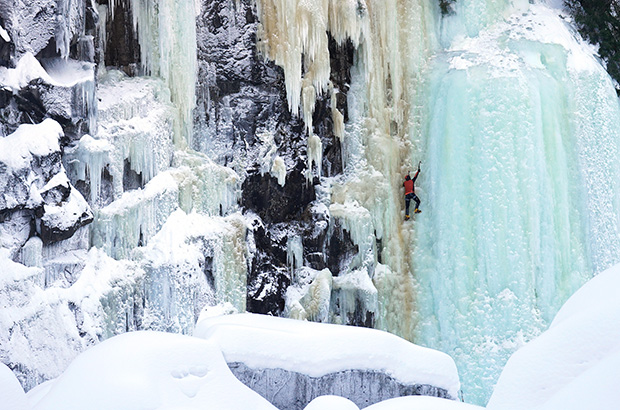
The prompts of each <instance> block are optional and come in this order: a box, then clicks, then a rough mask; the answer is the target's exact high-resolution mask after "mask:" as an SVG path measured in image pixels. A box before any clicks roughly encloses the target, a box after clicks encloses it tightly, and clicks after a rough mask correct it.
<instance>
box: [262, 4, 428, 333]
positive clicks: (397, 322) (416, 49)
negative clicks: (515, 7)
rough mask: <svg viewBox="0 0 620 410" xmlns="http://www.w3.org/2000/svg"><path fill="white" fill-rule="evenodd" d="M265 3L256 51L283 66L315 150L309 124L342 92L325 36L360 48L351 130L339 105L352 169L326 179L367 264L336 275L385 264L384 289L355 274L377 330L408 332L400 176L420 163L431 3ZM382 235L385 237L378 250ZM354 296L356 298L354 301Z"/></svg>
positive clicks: (409, 288)
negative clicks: (318, 108) (317, 108)
mask: <svg viewBox="0 0 620 410" xmlns="http://www.w3.org/2000/svg"><path fill="white" fill-rule="evenodd" d="M258 5H259V17H260V19H261V28H260V29H259V49H260V50H262V52H263V53H264V54H265V55H266V56H267V57H269V58H271V59H273V60H274V61H275V62H276V64H278V65H280V66H281V67H283V69H284V74H285V84H286V90H287V97H288V103H289V108H290V110H291V111H292V112H293V113H298V112H299V111H301V113H302V116H303V118H304V121H305V122H306V125H307V129H308V136H309V138H308V146H309V147H313V145H316V144H315V142H316V137H315V136H314V135H312V122H311V121H312V114H313V112H314V104H315V100H316V98H317V97H318V96H320V95H328V96H331V98H332V101H335V96H336V95H337V94H338V93H340V92H343V91H344V90H337V89H335V88H333V84H332V83H331V82H330V58H329V50H328V38H329V37H328V36H331V37H332V38H333V39H334V40H335V41H336V42H337V43H339V44H342V43H344V42H345V41H350V42H351V43H352V44H353V45H354V47H355V48H356V53H355V61H356V63H355V66H354V68H353V70H352V73H351V76H352V84H351V86H350V89H349V90H348V93H347V99H348V115H349V121H348V123H347V124H346V126H343V117H342V113H341V112H340V111H339V110H338V109H336V107H335V104H334V106H332V116H333V123H334V133H335V135H336V136H338V137H341V138H342V145H343V157H342V161H343V165H344V167H345V172H344V173H345V175H344V176H343V177H342V178H338V179H336V180H334V181H333V183H327V184H326V185H328V186H329V188H328V192H330V194H329V195H328V196H329V198H328V199H327V201H326V202H327V205H328V206H329V205H330V204H331V206H330V213H331V217H332V218H334V220H337V221H338V223H339V224H340V225H342V226H343V227H344V229H345V230H346V231H347V232H349V233H350V235H351V238H352V240H353V243H354V245H356V246H358V247H359V248H360V249H361V252H360V255H359V256H358V259H361V260H360V261H357V262H356V263H355V266H353V267H351V269H350V270H349V269H345V270H344V271H342V272H332V274H334V275H339V274H341V275H348V274H352V275H353V276H355V275H356V274H355V273H352V272H353V271H354V270H355V267H356V266H357V267H364V274H365V275H367V277H368V278H373V277H374V272H375V268H376V266H377V265H378V262H382V263H383V266H382V268H381V269H380V270H381V272H382V275H381V277H380V278H377V280H376V281H374V283H370V286H371V287H372V288H375V287H376V288H377V289H373V291H371V292H370V293H367V292H368V291H369V289H368V287H367V286H365V285H363V281H362V282H360V281H358V280H353V282H357V285H355V286H354V288H355V289H356V291H361V292H362V294H364V295H366V296H369V295H371V294H373V293H374V294H375V295H374V298H376V299H375V302H370V305H374V306H372V311H373V312H374V311H375V310H381V311H382V312H384V314H383V315H381V316H380V317H378V319H377V325H378V326H379V327H380V328H383V329H390V330H391V331H393V332H395V333H397V334H400V335H411V334H412V329H413V323H414V320H413V315H412V314H411V312H412V311H414V301H413V281H412V276H411V271H410V268H409V262H410V261H409V258H408V251H407V250H406V247H407V243H408V240H407V238H408V237H409V235H410V230H409V227H405V228H404V229H403V226H402V224H401V222H400V221H401V218H402V215H401V209H400V197H401V193H400V184H401V180H400V177H401V175H402V174H404V173H406V172H407V169H408V168H409V166H410V165H409V164H411V163H413V162H414V160H413V158H412V155H414V153H413V152H414V151H413V150H414V148H415V141H417V140H418V139H419V138H420V135H421V129H422V124H421V122H420V118H421V111H422V102H421V95H420V93H419V90H420V89H421V84H422V71H423V69H424V67H425V64H426V59H427V57H428V55H429V53H430V52H431V50H432V49H433V48H434V47H435V44H436V42H437V34H436V31H435V30H436V29H435V25H434V23H435V22H434V19H435V18H436V14H435V8H434V5H433V4H430V3H429V2H426V1H388V2H374V1H297V0H293V1H263V0H261V1H259V3H258ZM291 21H295V22H296V24H295V25H293V24H290V23H289V22H291ZM298 28H299V29H298ZM412 142H414V144H412ZM315 151H316V149H314V148H313V149H309V150H308V170H309V172H311V171H312V169H311V167H312V166H313V163H314V162H315V161H316V160H317V157H316V156H315V157H313V156H312V154H313V153H314V152H315ZM318 176H320V174H319V175H318ZM349 211H350V212H349ZM360 217H361V218H362V219H363V220H360ZM375 240H378V241H381V245H380V247H381V249H379V251H378V252H375V244H374V242H375ZM379 254H380V255H381V256H380V257H379ZM379 259H380V260H379ZM339 280H341V281H342V280H344V279H343V278H341V279H339ZM349 283H351V282H349ZM343 285H344V282H343ZM345 287H346V286H345ZM345 293H347V292H345ZM354 294H355V292H353V294H350V295H349V297H350V298H352V300H355V296H353V295H354ZM395 295H398V296H397V297H395ZM366 296H365V297H366ZM370 299H372V297H371V298H370ZM369 308H370V306H369ZM345 310H346V309H345Z"/></svg>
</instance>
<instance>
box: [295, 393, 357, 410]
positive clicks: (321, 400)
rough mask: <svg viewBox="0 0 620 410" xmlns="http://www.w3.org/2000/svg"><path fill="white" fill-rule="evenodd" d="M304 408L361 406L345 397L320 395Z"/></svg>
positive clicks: (334, 409) (353, 408)
mask: <svg viewBox="0 0 620 410" xmlns="http://www.w3.org/2000/svg"><path fill="white" fill-rule="evenodd" d="M304 410H359V407H357V406H356V405H355V403H353V402H352V401H351V400H349V399H345V398H344V397H340V396H319V397H317V398H316V399H314V400H312V401H311V402H310V403H308V405H307V406H306V407H304Z"/></svg>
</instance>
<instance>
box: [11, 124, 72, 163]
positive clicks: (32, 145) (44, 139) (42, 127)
mask: <svg viewBox="0 0 620 410" xmlns="http://www.w3.org/2000/svg"><path fill="white" fill-rule="evenodd" d="M63 135H64V132H63V130H62V127H61V126H60V124H58V123H57V122H56V121H54V120H52V119H50V118H48V119H46V120H43V122H41V123H40V124H36V125H34V124H22V125H20V126H19V128H17V130H15V132H14V133H12V134H10V135H8V136H7V137H5V138H2V139H0V162H2V163H4V164H6V165H7V166H8V167H9V168H10V169H11V170H19V169H23V168H27V167H30V162H31V161H32V156H33V155H36V156H38V157H44V156H47V155H50V154H52V153H53V152H59V151H60V146H59V145H58V139H59V138H60V137H62V136H63ZM7 172H8V171H7Z"/></svg>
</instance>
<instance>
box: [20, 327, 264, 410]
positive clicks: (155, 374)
mask: <svg viewBox="0 0 620 410" xmlns="http://www.w3.org/2000/svg"><path fill="white" fill-rule="evenodd" d="M29 396H30V397H31V398H32V400H31V403H32V405H33V406H32V408H33V409H36V410H44V409H63V410H72V409H75V410H84V409H95V408H98V409H115V410H124V409H126V410H135V409H147V408H148V409H153V410H155V409H162V410H163V409H172V408H175V409H181V408H183V409H205V408H213V409H218V410H226V409H239V410H241V409H247V408H252V409H256V410H260V409H264V410H267V409H269V410H274V409H275V407H274V406H272V405H271V404H270V403H269V402H267V400H265V399H264V398H262V397H261V396H259V395H258V394H257V393H255V392H253V391H252V390H250V389H249V388H248V387H246V386H245V385H243V384H242V383H241V382H240V381H238V380H237V379H236V378H235V377H234V376H233V374H232V373H231V372H230V370H229V369H228V366H227V365H226V362H225V361H224V358H223V356H222V353H221V351H220V349H219V347H218V346H217V344H216V343H214V342H212V341H207V340H202V339H198V338H194V337H189V336H182V335H177V334H170V333H159V332H133V333H126V334H123V335H120V336H116V337H114V338H111V339H108V340H106V341H105V342H103V343H101V344H99V345H97V346H95V347H93V348H92V349H90V350H88V351H86V352H84V353H83V354H82V355H80V356H78V357H77V358H76V359H75V360H74V361H73V363H71V365H70V366H69V367H68V368H67V370H66V371H65V373H63V374H62V376H60V377H59V378H57V379H56V380H53V381H51V382H49V383H46V384H44V385H42V386H41V389H40V390H38V389H35V390H33V391H32V394H30V393H29Z"/></svg>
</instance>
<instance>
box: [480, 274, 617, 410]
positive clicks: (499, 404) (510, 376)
mask: <svg viewBox="0 0 620 410" xmlns="http://www.w3.org/2000/svg"><path fill="white" fill-rule="evenodd" d="M618 291H620V265H616V266H614V267H613V268H611V269H608V270H606V271H605V272H602V273H600V274H599V275H598V276H596V277H594V278H593V279H592V280H590V281H589V282H588V283H586V284H585V285H584V286H583V287H582V288H581V289H579V290H578V291H577V292H576V293H575V294H574V295H573V296H571V298H570V299H569V300H568V301H567V302H566V303H565V304H564V306H563V307H562V309H561V310H560V311H559V312H558V314H557V315H556V317H555V319H554V320H553V322H552V324H551V326H550V328H549V330H547V331H546V332H544V333H543V334H542V335H540V336H539V337H538V338H537V339H535V340H533V341H532V342H530V343H528V344H527V345H525V346H524V347H523V348H521V349H520V350H518V351H517V352H516V353H515V354H514V355H513V356H512V357H511V358H510V360H509V361H508V363H507V364H506V367H505V368H504V371H503V372H502V374H501V376H500V378H499V381H498V382H497V386H496V387H495V391H494V392H493V395H492V396H491V399H490V401H489V404H488V409H489V410H495V409H497V410H526V409H527V410H531V409H537V410H556V409H563V410H581V409H587V408H591V409H615V408H617V407H618V403H620V390H618V385H619V384H620V371H619V370H618V369H620V298H618Z"/></svg>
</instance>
